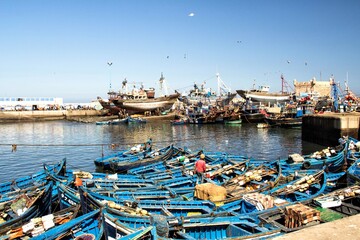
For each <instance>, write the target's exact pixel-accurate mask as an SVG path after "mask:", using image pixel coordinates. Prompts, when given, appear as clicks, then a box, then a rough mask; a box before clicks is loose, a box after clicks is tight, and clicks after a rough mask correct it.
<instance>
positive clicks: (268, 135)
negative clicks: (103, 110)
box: [0, 121, 322, 182]
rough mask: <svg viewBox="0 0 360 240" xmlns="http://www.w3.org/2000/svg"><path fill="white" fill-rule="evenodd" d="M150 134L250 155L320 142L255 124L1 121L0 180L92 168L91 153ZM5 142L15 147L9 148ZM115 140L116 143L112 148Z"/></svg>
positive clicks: (157, 139) (305, 149)
mask: <svg viewBox="0 0 360 240" xmlns="http://www.w3.org/2000/svg"><path fill="white" fill-rule="evenodd" d="M149 137H151V138H152V139H153V142H154V146H155V147H159V148H160V147H164V146H166V145H169V144H171V143H174V145H176V146H179V147H188V148H190V149H192V150H199V149H204V150H206V151H224V152H228V153H232V154H238V155H245V156H248V157H251V158H256V159H279V158H287V156H288V155H289V154H291V153H304V154H306V153H310V152H313V151H316V150H318V149H320V148H322V147H321V146H319V145H314V144H309V143H306V142H303V141H302V140H301V129H281V128H267V129H258V128H257V127H256V125H251V124H243V125H239V126H235V125H234V126H233V125H221V124H218V125H217V124H214V125H211V124H209V125H176V126H172V125H171V124H169V123H168V122H155V123H146V124H133V125H113V126H110V125H109V126H108V125H104V126H99V125H95V124H85V123H77V122H68V121H52V122H35V123H14V124H2V125H1V131H0V139H1V140H0V144H1V145H0V159H1V161H0V168H1V171H0V182H2V181H8V180H11V179H13V178H16V177H19V176H24V175H28V174H31V173H34V172H36V171H39V170H40V169H41V168H42V164H43V163H44V162H45V163H53V162H57V161H59V160H60V159H62V158H65V157H66V158H67V159H68V166H69V168H72V169H82V170H85V171H95V165H94V159H95V158H97V157H101V155H102V154H104V155H106V154H109V153H112V152H114V151H116V150H119V149H124V148H129V147H131V146H133V145H134V144H138V143H144V142H145V141H146V140H147V138H149ZM11 144H17V145H18V147H17V151H16V152H11ZM111 144H116V146H117V149H112V148H111V147H110V145H111Z"/></svg>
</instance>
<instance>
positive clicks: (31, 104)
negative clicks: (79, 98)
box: [0, 97, 63, 110]
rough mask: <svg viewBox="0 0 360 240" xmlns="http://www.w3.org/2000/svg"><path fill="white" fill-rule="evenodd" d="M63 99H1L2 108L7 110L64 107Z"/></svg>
mask: <svg viewBox="0 0 360 240" xmlns="http://www.w3.org/2000/svg"><path fill="white" fill-rule="evenodd" d="M62 105H63V99H62V98H54V97H0V107H1V108H2V109H5V110H17V109H25V110H36V109H41V108H44V109H46V108H47V107H49V106H51V107H53V106H62Z"/></svg>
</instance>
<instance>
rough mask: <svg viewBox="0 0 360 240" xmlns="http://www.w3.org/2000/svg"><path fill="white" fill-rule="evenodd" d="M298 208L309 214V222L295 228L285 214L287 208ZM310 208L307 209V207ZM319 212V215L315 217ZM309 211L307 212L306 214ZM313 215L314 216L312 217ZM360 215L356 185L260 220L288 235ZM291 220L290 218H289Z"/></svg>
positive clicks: (359, 192)
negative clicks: (316, 212)
mask: <svg viewBox="0 0 360 240" xmlns="http://www.w3.org/2000/svg"><path fill="white" fill-rule="evenodd" d="M291 206H296V207H297V208H298V209H299V210H301V211H302V212H303V214H304V216H305V215H306V214H307V216H310V217H309V219H308V220H309V221H306V222H304V224H302V225H301V226H296V227H293V226H291V225H292V224H289V223H290V222H287V221H286V220H285V219H286V216H285V213H286V207H291ZM303 206H305V207H308V208H305V207H303ZM313 209H315V211H319V215H317V214H316V215H315V214H314V211H313ZM306 211H307V212H306ZM311 213H312V215H310V214H311ZM359 213H360V186H359V185H355V186H351V187H346V188H342V189H338V190H336V191H333V192H331V193H328V194H324V195H320V196H318V197H316V198H314V199H311V200H309V201H304V202H302V205H300V206H299V205H289V206H279V207H278V208H276V209H273V210H271V211H268V212H265V213H260V214H259V215H258V217H259V219H260V220H261V221H263V222H267V223H270V224H273V225H274V226H277V227H279V228H281V231H282V232H285V233H288V232H293V231H297V230H300V229H303V228H306V227H310V226H314V225H316V224H321V223H326V222H329V221H334V220H337V219H341V218H344V217H348V216H353V215H356V214H359ZM287 217H288V218H289V216H287Z"/></svg>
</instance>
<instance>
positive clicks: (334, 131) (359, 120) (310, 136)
mask: <svg viewBox="0 0 360 240" xmlns="http://www.w3.org/2000/svg"><path fill="white" fill-rule="evenodd" d="M302 120H303V122H302V139H303V140H304V141H308V142H313V143H316V144H320V145H324V146H326V145H337V144H338V139H339V138H341V137H342V136H351V137H354V138H356V139H358V138H359V127H360V113H357V112H353V113H325V114H316V115H307V116H304V117H303V119H302Z"/></svg>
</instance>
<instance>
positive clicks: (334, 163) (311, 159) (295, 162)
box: [280, 140, 349, 172]
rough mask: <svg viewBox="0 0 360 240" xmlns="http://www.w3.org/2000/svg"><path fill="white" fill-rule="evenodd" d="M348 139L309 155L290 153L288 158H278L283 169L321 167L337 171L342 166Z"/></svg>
mask: <svg viewBox="0 0 360 240" xmlns="http://www.w3.org/2000/svg"><path fill="white" fill-rule="evenodd" d="M348 146H349V141H348V140H344V142H343V143H341V144H340V145H339V146H337V147H335V148H327V149H324V150H322V151H318V152H315V153H313V154H309V155H304V156H300V155H296V157H293V156H294V155H292V156H291V155H290V156H289V158H288V159H283V160H280V163H281V165H282V166H283V168H284V169H294V170H295V169H322V168H323V167H326V169H327V171H330V172H337V171H340V170H341V169H342V168H343V165H344V163H345V159H346V155H347V149H348Z"/></svg>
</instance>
